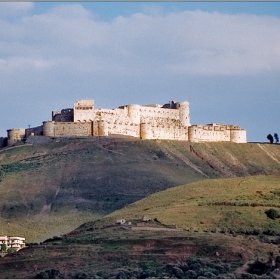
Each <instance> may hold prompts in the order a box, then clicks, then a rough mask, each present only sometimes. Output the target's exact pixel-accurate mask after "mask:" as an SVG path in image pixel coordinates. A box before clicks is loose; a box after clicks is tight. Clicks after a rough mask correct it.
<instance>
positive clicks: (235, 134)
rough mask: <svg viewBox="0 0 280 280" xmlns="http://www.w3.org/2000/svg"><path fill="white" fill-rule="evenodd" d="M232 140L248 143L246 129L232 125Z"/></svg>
mask: <svg viewBox="0 0 280 280" xmlns="http://www.w3.org/2000/svg"><path fill="white" fill-rule="evenodd" d="M230 142H234V143H247V139H246V130H245V129H241V128H240V127H239V126H235V125H232V126H231V128H230Z"/></svg>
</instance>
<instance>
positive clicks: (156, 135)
mask: <svg viewBox="0 0 280 280" xmlns="http://www.w3.org/2000/svg"><path fill="white" fill-rule="evenodd" d="M7 132H8V143H13V142H14V141H18V140H22V139H24V138H27V137H29V136H31V135H43V136H48V137H74V136H80V137H81V136H82V137H84V136H108V135H110V134H113V135H127V136H133V137H138V138H141V139H168V140H181V141H190V142H218V141H228V142H235V143H246V130H244V129H241V128H240V127H239V126H237V125H223V124H206V125H190V110H189V103H188V102H186V101H185V102H177V103H175V102H173V101H171V102H169V103H168V104H164V105H157V104H152V105H137V104H130V105H124V106H120V107H118V108H115V109H112V110H111V109H95V108H94V101H93V100H79V101H77V102H76V103H74V106H73V108H69V109H63V110H61V111H52V120H51V121H44V122H43V125H41V126H38V127H32V128H27V129H22V128H14V129H10V130H8V131H7Z"/></svg>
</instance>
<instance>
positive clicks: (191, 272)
mask: <svg viewBox="0 0 280 280" xmlns="http://www.w3.org/2000/svg"><path fill="white" fill-rule="evenodd" d="M186 276H187V277H188V278H189V279H194V278H196V277H197V273H196V272H195V271H194V270H191V269H190V270H188V271H187V272H186Z"/></svg>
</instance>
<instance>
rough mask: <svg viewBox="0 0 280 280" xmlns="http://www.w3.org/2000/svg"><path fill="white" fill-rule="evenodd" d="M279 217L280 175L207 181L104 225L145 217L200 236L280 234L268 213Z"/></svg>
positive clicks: (139, 205) (153, 199)
mask: <svg viewBox="0 0 280 280" xmlns="http://www.w3.org/2000/svg"><path fill="white" fill-rule="evenodd" d="M269 209H275V210H276V211H279V213H280V173H279V174H278V175H260V176H249V177H240V178H231V179H210V180H209V179H208V180H203V181H199V182H195V183H191V184H187V185H183V186H178V187H174V188H170V189H168V190H165V191H162V192H158V193H156V194H153V195H150V196H149V197H147V198H144V199H142V200H140V201H137V202H135V203H133V204H130V205H128V206H126V207H124V208H123V209H121V210H118V211H115V212H113V213H111V214H110V215H108V216H106V217H104V219H101V221H99V223H102V225H107V224H112V223H114V222H115V220H116V219H118V218H123V219H126V220H128V221H132V222H133V221H134V220H139V219H141V218H142V217H143V216H144V215H147V216H149V217H150V218H151V219H157V220H159V221H160V222H161V223H163V224H173V223H175V224H177V226H178V227H179V228H181V229H184V230H190V231H198V232H237V233H244V234H245V233H246V232H250V233H256V234H258V233H262V232H268V231H274V232H277V233H279V234H280V220H279V219H271V218H268V217H267V215H266V213H265V211H267V210H269Z"/></svg>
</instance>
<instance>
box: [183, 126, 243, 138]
mask: <svg viewBox="0 0 280 280" xmlns="http://www.w3.org/2000/svg"><path fill="white" fill-rule="evenodd" d="M188 133H189V139H188V140H189V141H190V142H235V143H246V142H247V140H246V130H243V129H240V127H239V126H235V125H220V124H210V125H192V126H190V127H189V128H188Z"/></svg>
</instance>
